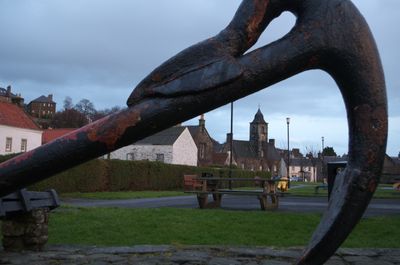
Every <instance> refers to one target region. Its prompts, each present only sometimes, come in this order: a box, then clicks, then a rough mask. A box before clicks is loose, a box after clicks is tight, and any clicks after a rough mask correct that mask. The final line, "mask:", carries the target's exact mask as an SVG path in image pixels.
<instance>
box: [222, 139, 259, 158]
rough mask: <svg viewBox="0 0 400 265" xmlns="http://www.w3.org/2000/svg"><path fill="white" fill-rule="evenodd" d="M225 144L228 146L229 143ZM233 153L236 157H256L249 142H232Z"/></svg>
mask: <svg viewBox="0 0 400 265" xmlns="http://www.w3.org/2000/svg"><path fill="white" fill-rule="evenodd" d="M227 144H228V145H229V143H227ZM233 152H234V154H235V155H236V156H237V157H249V158H250V157H251V158H256V157H257V153H256V151H255V150H254V148H252V146H251V145H250V142H249V141H240V140H233Z"/></svg>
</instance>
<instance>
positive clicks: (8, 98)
mask: <svg viewBox="0 0 400 265" xmlns="http://www.w3.org/2000/svg"><path fill="white" fill-rule="evenodd" d="M0 102H9V103H13V104H16V105H18V106H20V107H23V106H24V98H22V97H21V94H13V93H12V92H11V86H7V88H2V87H0Z"/></svg>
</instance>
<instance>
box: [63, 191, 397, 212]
mask: <svg viewBox="0 0 400 265" xmlns="http://www.w3.org/2000/svg"><path fill="white" fill-rule="evenodd" d="M211 200H212V199H211V198H210V199H209V201H211ZM62 203H63V204H68V205H73V206H83V207H121V208H160V207H174V208H198V204H197V198H196V196H195V195H190V196H177V197H163V198H148V199H125V200H93V199H65V200H63V201H62ZM326 207H327V198H326V197H295V196H286V197H280V202H279V208H278V209H277V210H276V211H278V212H296V213H322V212H323V211H324V210H325V209H326ZM221 208H222V209H227V210H244V211H246V210H260V205H259V202H258V199H257V197H256V196H237V195H236V196H235V195H224V196H223V199H222V206H221ZM377 215H399V216H400V200H395V199H374V200H372V202H371V203H370V205H369V206H368V209H367V211H366V214H365V216H377Z"/></svg>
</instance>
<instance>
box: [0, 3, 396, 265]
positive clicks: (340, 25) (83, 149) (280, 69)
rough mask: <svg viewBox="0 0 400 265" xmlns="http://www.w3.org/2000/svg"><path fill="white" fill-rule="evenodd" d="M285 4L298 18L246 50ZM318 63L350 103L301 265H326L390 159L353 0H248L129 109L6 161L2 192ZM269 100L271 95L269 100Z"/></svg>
mask: <svg viewBox="0 0 400 265" xmlns="http://www.w3.org/2000/svg"><path fill="white" fill-rule="evenodd" d="M283 11H290V12H292V13H294V14H295V15H296V16H297V22H296V24H295V26H294V28H293V29H292V30H291V31H290V32H289V33H288V34H287V35H285V36H284V37H283V38H281V39H280V40H278V41H276V42H273V43H271V44H268V45H266V46H264V47H261V48H259V49H256V50H254V51H252V52H249V53H246V54H244V53H245V52H246V51H247V50H248V49H249V48H250V47H251V46H252V45H253V44H254V43H255V42H256V41H257V39H258V37H259V36H260V34H261V33H262V32H263V30H264V29H265V28H266V27H267V26H268V24H269V23H270V22H271V21H272V20H273V19H274V18H276V17H277V16H279V15H280V14H281V13H282V12H283ZM309 69H321V70H323V71H326V72H327V73H329V74H330V75H331V76H332V78H333V79H334V80H335V81H336V83H337V85H338V87H339V89H340V91H341V94H342V96H343V99H344V103H345V106H346V110H347V117H348V126H349V160H348V165H347V167H346V169H345V170H344V171H343V172H342V175H341V176H340V177H338V178H337V179H336V182H335V185H334V187H333V191H332V194H331V199H330V201H329V206H328V209H327V211H326V213H325V214H324V216H323V217H322V219H321V222H320V224H319V226H318V228H317V229H316V231H315V232H314V234H313V236H312V238H311V240H310V243H309V245H308V246H307V247H306V249H305V251H304V254H303V255H302V257H301V258H300V259H299V260H298V262H297V264H322V263H324V262H325V261H326V260H327V259H328V258H329V257H330V256H331V255H332V254H333V253H334V252H335V251H336V249H337V248H338V247H339V246H340V244H341V243H342V242H343V241H344V240H345V239H346V237H347V236H348V235H349V233H350V232H351V231H352V229H353V228H354V226H355V225H356V224H357V223H358V221H359V219H360V218H361V216H362V214H363V213H364V211H365V209H366V207H367V205H368V203H369V201H370V199H371V197H372V195H373V193H374V191H375V189H376V186H377V184H378V182H379V178H380V175H381V171H382V166H383V158H384V154H385V149H386V138H387V126H388V124H387V102H386V90H385V82H384V75H383V71H382V66H381V62H380V58H379V54H378V51H377V48H376V45H375V42H374V39H373V37H372V35H371V32H370V30H369V28H368V25H367V23H366V22H365V20H364V18H363V17H362V15H361V14H360V13H359V11H358V10H357V9H356V7H355V6H354V5H353V4H352V3H351V1H349V0H263V1H262V0H244V1H243V2H242V4H241V5H240V7H239V9H238V11H237V13H236V14H235V16H234V18H233V20H232V21H231V23H230V24H229V25H228V26H227V27H226V28H225V29H224V30H222V31H221V32H220V33H219V34H218V35H217V36H214V37H212V38H210V39H207V40H205V41H203V42H200V43H198V44H196V45H194V46H191V47H189V48H188V49H186V50H184V51H182V52H181V53H179V54H177V55H176V56H175V57H173V58H171V59H170V60H168V61H167V62H165V63H163V64H162V65H161V66H159V67H158V68H157V69H155V70H154V71H153V72H152V73H150V75H149V76H148V77H146V78H145V79H144V80H143V81H142V82H141V83H140V84H139V85H138V86H137V87H136V88H135V90H134V91H133V92H132V94H131V96H130V97H129V99H128V105H129V108H128V109H127V110H124V111H122V112H120V113H117V114H114V115H111V116H109V117H106V118H104V119H102V120H100V121H97V122H95V123H93V124H90V125H87V126H85V127H83V128H81V129H79V130H77V131H75V132H72V133H71V134H69V135H68V136H65V137H63V138H61V139H57V140H55V141H53V142H51V143H49V144H47V145H44V146H41V147H39V148H37V149H35V150H33V151H31V152H28V153H25V154H23V155H21V156H19V157H16V158H14V159H12V160H9V161H7V162H5V163H3V164H1V165H0V195H5V194H8V193H10V192H13V191H15V190H16V189H18V188H22V187H24V186H26V185H29V184H31V183H34V182H37V181H39V180H41V179H44V178H47V177H50V176H51V175H53V174H55V173H57V172H60V171H63V170H65V169H67V168H70V167H72V166H75V165H77V164H80V163H82V162H85V161H87V160H90V159H92V158H95V157H98V156H100V155H103V154H106V153H108V152H110V151H113V150H115V149H118V148H120V147H122V146H124V145H127V144H130V143H132V142H134V141H137V140H139V139H142V138H144V137H146V136H148V135H151V134H154V133H156V132H158V131H161V130H163V129H165V128H168V127H170V126H173V125H175V124H177V123H179V122H182V121H185V120H187V119H190V118H192V117H195V116H197V115H199V114H201V113H204V112H207V111H209V110H212V109H214V108H217V107H219V106H222V105H224V104H227V103H229V102H231V101H233V100H237V99H239V98H242V97H245V96H247V95H249V94H251V93H254V92H256V91H259V90H261V89H263V88H266V87H268V86H270V85H272V84H275V83H277V82H279V81H281V80H284V79H286V78H289V77H291V76H293V75H295V74H297V73H300V72H303V71H306V70H309ZM265 105H266V106H268V102H265Z"/></svg>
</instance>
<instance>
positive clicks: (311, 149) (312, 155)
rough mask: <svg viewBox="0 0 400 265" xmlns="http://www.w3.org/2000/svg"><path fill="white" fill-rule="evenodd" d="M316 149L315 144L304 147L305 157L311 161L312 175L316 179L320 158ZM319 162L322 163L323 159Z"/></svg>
mask: <svg viewBox="0 0 400 265" xmlns="http://www.w3.org/2000/svg"><path fill="white" fill-rule="evenodd" d="M317 150H318V149H317V148H315V146H307V147H306V157H307V158H308V159H310V161H311V164H312V166H313V175H314V176H315V177H316V179H317V164H318V161H319V160H320V158H319V156H318V151H317ZM321 162H322V163H323V161H321Z"/></svg>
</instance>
